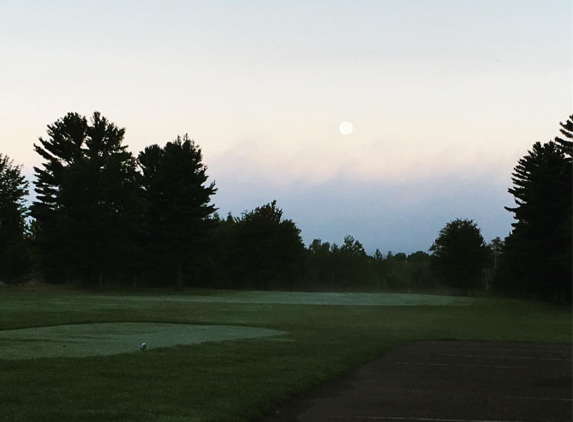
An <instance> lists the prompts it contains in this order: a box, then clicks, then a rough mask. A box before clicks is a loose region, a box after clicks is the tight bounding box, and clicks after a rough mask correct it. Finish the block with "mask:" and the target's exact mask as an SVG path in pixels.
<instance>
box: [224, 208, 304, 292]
mask: <svg viewBox="0 0 573 422" xmlns="http://www.w3.org/2000/svg"><path fill="white" fill-rule="evenodd" d="M282 215H283V211H282V210H281V209H280V208H278V207H277V205H276V201H272V202H271V203H269V204H265V205H263V206H261V207H257V208H255V209H254V210H253V211H249V212H245V213H243V215H242V216H241V217H240V218H237V219H234V222H233V223H232V224H233V226H232V227H230V229H231V230H229V232H228V233H229V235H230V236H231V239H229V242H228V244H229V247H228V249H227V252H228V253H227V254H226V255H225V257H224V259H223V262H222V263H221V265H224V266H225V267H226V268H227V269H228V271H229V272H230V273H232V277H233V283H234V287H241V288H254V289H257V290H262V289H267V288H268V287H269V286H277V287H280V286H284V287H285V288H289V289H292V288H293V285H294V283H295V282H296V281H297V280H298V279H299V278H300V276H301V272H302V270H303V264H304V261H303V259H304V244H303V243H302V239H301V237H300V229H299V228H298V227H297V226H296V224H295V223H294V222H293V221H292V220H289V219H283V218H282Z"/></svg>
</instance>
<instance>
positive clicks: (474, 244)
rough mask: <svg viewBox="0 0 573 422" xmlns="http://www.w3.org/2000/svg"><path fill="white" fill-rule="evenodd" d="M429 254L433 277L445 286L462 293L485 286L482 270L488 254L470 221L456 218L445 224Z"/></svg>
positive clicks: (473, 224) (482, 239)
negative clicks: (430, 255)
mask: <svg viewBox="0 0 573 422" xmlns="http://www.w3.org/2000/svg"><path fill="white" fill-rule="evenodd" d="M430 251H431V252H432V253H433V254H432V269H433V271H434V274H435V275H436V277H438V278H439V279H440V280H442V281H443V282H444V283H445V284H446V285H448V286H449V287H452V288H456V289H459V290H460V291H462V292H468V291H470V290H475V289H481V288H483V287H484V286H483V281H484V278H483V271H484V269H485V268H486V265H487V261H488V256H489V251H488V248H487V247H486V245H485V241H484V238H483V236H482V235H481V231H480V229H479V228H478V226H477V224H476V223H474V222H473V221H472V220H467V219H463V220H462V219H456V220H454V221H451V222H449V223H447V224H446V226H445V227H444V228H443V229H442V230H441V231H440V234H439V236H438V238H437V239H436V240H435V241H434V244H433V245H432V247H431V248H430Z"/></svg>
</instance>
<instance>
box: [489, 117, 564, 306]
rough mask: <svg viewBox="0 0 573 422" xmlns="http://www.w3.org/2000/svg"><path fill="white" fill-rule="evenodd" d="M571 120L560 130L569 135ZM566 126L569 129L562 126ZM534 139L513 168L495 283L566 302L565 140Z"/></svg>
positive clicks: (502, 286)
mask: <svg viewBox="0 0 573 422" xmlns="http://www.w3.org/2000/svg"><path fill="white" fill-rule="evenodd" d="M572 124H573V123H572V122H571V120H569V121H568V122H567V124H566V125H563V124H562V126H563V128H564V130H562V133H563V134H564V135H565V136H566V137H568V138H571V132H570V129H571V126H572ZM568 128H569V131H568ZM561 141H562V142H559V143H557V142H551V141H550V142H547V143H545V144H541V143H539V142H537V143H535V144H534V145H533V148H532V149H531V150H530V151H529V152H528V154H527V155H526V156H525V157H523V158H521V159H520V160H519V161H518V164H517V166H516V167H515V169H514V172H513V177H512V181H513V187H512V188H510V189H509V192H510V193H511V194H512V195H513V196H514V198H515V203H516V206H515V207H506V209H507V210H508V211H510V212H512V213H513V214H514V218H515V220H516V221H515V223H513V224H512V226H513V230H512V232H511V234H510V236H509V237H508V238H507V239H506V242H505V248H504V254H503V257H502V261H501V263H502V268H501V269H500V270H501V273H500V277H499V278H498V279H499V281H498V287H499V288H500V289H501V290H504V291H506V292H513V293H522V294H531V295H535V296H536V297H538V298H541V299H546V300H564V301H568V302H571V277H572V274H571V267H572V248H571V230H572V225H571V218H572V209H571V200H572V197H571V195H572V188H573V186H572V177H573V173H572V164H571V143H570V142H567V141H564V140H561Z"/></svg>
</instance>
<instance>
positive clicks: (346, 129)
mask: <svg viewBox="0 0 573 422" xmlns="http://www.w3.org/2000/svg"><path fill="white" fill-rule="evenodd" d="M353 129H354V126H352V123H350V122H342V123H340V133H342V134H343V135H350V134H351V133H352V130H353Z"/></svg>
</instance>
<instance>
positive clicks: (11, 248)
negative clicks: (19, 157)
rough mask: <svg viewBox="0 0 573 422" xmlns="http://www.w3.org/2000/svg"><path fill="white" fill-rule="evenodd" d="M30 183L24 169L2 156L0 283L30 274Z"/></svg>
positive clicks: (10, 281) (0, 163)
mask: <svg viewBox="0 0 573 422" xmlns="http://www.w3.org/2000/svg"><path fill="white" fill-rule="evenodd" d="M26 195H28V182H27V181H26V179H25V178H24V176H23V175H22V173H21V170H20V167H18V166H16V165H14V162H13V161H12V160H10V159H9V158H8V157H7V156H5V155H3V154H0V281H2V282H4V283H16V282H18V281H19V280H20V279H21V277H22V276H23V275H25V274H26V272H27V271H28V270H29V266H30V257H29V254H28V251H27V248H26V245H25V242H24V240H25V239H24V236H25V228H26V222H25V217H26V213H27V210H26V207H25V204H24V201H25V198H26Z"/></svg>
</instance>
